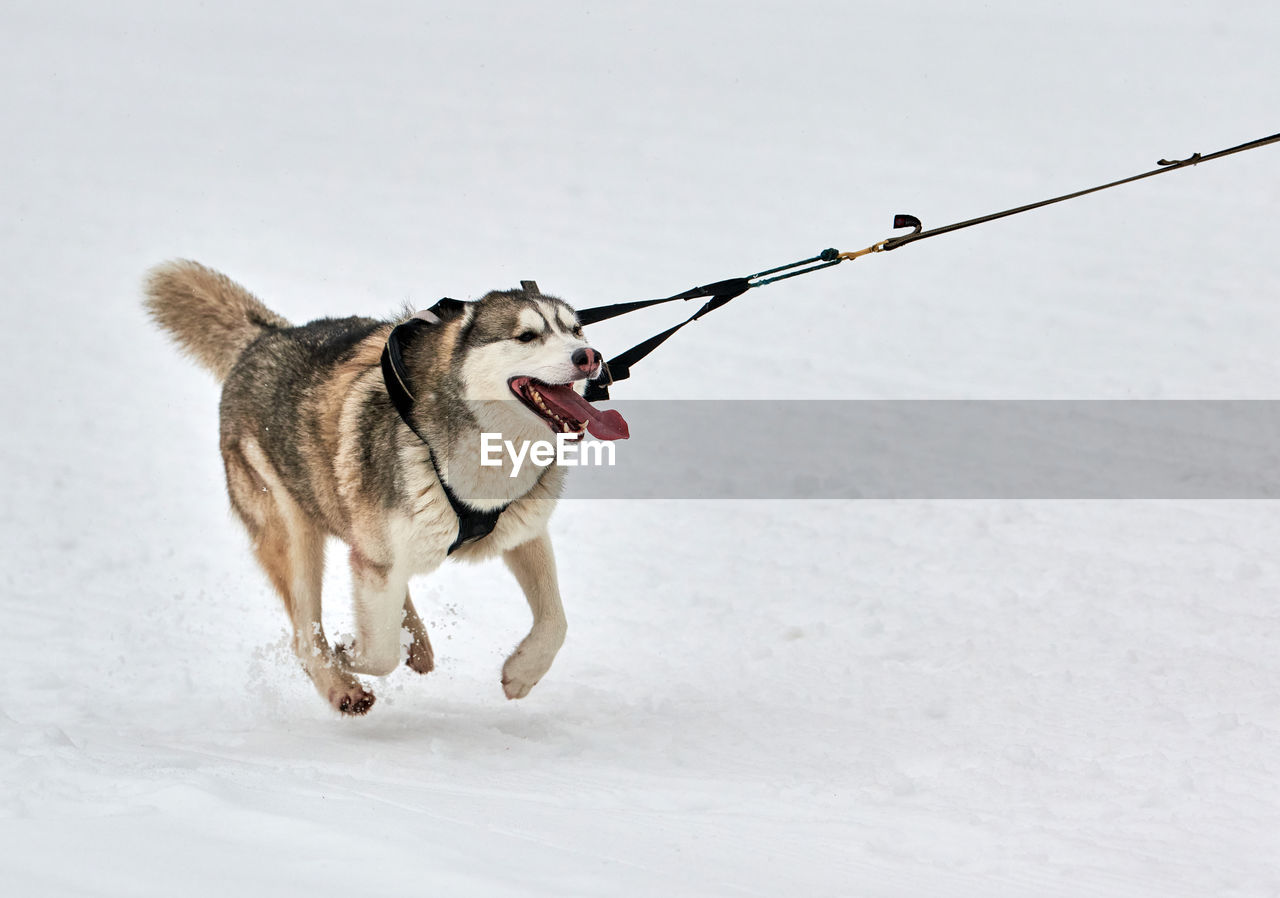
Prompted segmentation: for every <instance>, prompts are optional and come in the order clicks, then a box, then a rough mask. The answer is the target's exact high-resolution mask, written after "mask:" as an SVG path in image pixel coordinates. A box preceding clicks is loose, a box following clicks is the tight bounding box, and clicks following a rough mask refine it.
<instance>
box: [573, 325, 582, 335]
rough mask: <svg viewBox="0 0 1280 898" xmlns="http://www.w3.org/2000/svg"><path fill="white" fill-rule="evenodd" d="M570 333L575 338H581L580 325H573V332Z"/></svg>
mask: <svg viewBox="0 0 1280 898" xmlns="http://www.w3.org/2000/svg"><path fill="white" fill-rule="evenodd" d="M572 333H573V335H574V336H575V337H581V336H582V325H581V324H575V325H574V326H573V331H572Z"/></svg>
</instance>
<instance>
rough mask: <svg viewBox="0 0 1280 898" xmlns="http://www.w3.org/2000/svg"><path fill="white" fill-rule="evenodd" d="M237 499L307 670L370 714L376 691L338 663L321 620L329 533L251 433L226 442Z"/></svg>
mask: <svg viewBox="0 0 1280 898" xmlns="http://www.w3.org/2000/svg"><path fill="white" fill-rule="evenodd" d="M223 459H224V461H225V462H226V468H227V488H228V492H229V493H230V494H231V504H232V507H234V508H235V510H236V513H237V514H238V515H239V516H240V519H241V520H242V521H244V524H245V526H246V527H247V528H248V530H249V536H250V538H251V539H252V541H253V549H254V553H255V554H256V555H257V557H258V561H259V563H260V564H261V565H262V567H263V569H264V570H265V571H266V572H267V576H268V577H269V578H270V580H271V583H272V585H273V586H274V587H275V588H276V591H277V592H278V593H280V597H281V598H282V599H283V600H284V606H285V610H286V611H287V612H288V613H289V619H290V621H291V623H292V624H293V650H294V652H295V653H296V654H297V656H298V660H299V661H301V662H302V667H303V669H304V670H305V671H306V672H307V676H309V677H310V678H311V681H312V682H313V683H314V684H315V687H316V689H317V690H318V691H319V692H320V695H322V696H323V697H324V698H325V699H326V700H327V701H328V702H329V704H330V705H332V706H333V707H334V708H335V709H337V710H338V711H341V712H342V713H343V714H364V713H366V712H367V711H368V710H369V709H370V708H371V707H373V701H374V697H373V693H371V692H369V691H368V690H366V689H365V688H364V687H363V686H361V685H360V681H359V680H357V679H356V678H355V677H353V676H352V675H351V674H350V673H348V672H346V671H345V670H343V669H342V667H341V665H339V664H338V660H337V658H336V657H335V655H334V653H333V650H332V649H331V648H330V647H329V641H328V639H326V638H325V635H324V627H323V626H322V625H321V622H320V586H321V579H322V577H323V574H324V533H323V532H322V531H321V530H320V528H319V527H317V526H316V525H315V524H314V523H313V522H312V521H311V520H310V519H309V518H308V517H307V516H306V515H305V514H303V512H302V510H301V509H300V508H299V507H298V505H297V503H296V502H294V500H293V499H292V498H291V497H290V496H289V493H288V491H287V490H285V489H284V486H283V484H281V482H280V479H279V477H278V476H276V473H275V470H274V469H273V468H272V466H271V464H270V462H269V461H267V458H266V456H265V455H264V454H263V452H262V450H261V448H259V446H258V445H257V443H256V442H254V441H253V440H251V439H245V440H243V441H241V442H240V444H239V445H237V446H233V447H231V448H230V449H229V450H228V449H226V448H225V447H224V451H223Z"/></svg>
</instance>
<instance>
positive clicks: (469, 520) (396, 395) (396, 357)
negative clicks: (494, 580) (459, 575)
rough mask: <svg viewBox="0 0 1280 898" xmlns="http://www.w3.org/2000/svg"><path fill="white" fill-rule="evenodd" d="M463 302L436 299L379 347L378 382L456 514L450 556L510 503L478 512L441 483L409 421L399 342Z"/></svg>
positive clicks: (410, 401) (409, 394)
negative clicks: (418, 445) (382, 384)
mask: <svg viewBox="0 0 1280 898" xmlns="http://www.w3.org/2000/svg"><path fill="white" fill-rule="evenodd" d="M463 305H465V304H464V303H462V302H461V301H459V300H456V299H448V298H446V299H442V300H440V301H439V302H438V303H436V304H435V305H433V306H432V307H431V308H430V309H428V310H426V311H425V312H419V313H418V314H417V315H415V316H414V317H413V318H410V319H409V320H408V321H406V322H404V323H403V324H400V325H397V326H396V327H395V329H394V330H392V331H391V335H390V336H388V337H387V345H386V346H385V347H383V349H382V382H383V383H384V384H386V387H387V395H388V396H390V397H391V404H392V405H394V406H395V409H396V411H397V412H398V413H399V415H400V420H402V421H404V423H405V424H407V425H408V426H409V429H410V430H412V431H413V433H414V435H415V436H416V437H417V438H418V439H419V440H421V441H422V445H424V446H426V447H427V458H429V459H430V460H431V468H432V470H433V471H435V473H436V480H439V481H440V487H441V488H442V489H443V490H444V496H445V498H446V499H448V500H449V505H450V507H452V508H453V513H454V514H455V515H457V516H458V538H457V539H455V540H454V541H453V545H451V546H450V547H449V552H448V554H450V555H452V554H453V552H454V550H455V549H457V548H458V547H459V546H462V545H465V544H466V543H473V542H475V541H477V540H481V539H484V538H485V537H486V536H488V535H489V534H490V533H492V532H493V529H494V528H495V527H497V526H498V517H499V516H500V515H501V514H502V513H503V512H504V511H506V510H507V509H508V508H510V507H511V503H510V502H508V503H507V504H506V505H503V506H502V507H501V508H494V509H491V510H489V511H482V510H480V509H479V508H476V507H475V506H474V505H468V504H467V503H466V502H464V501H462V500H461V499H460V498H458V494H457V493H455V492H454V491H453V490H452V489H450V488H449V484H448V483H446V482H445V479H444V475H443V474H441V473H440V466H439V465H438V464H436V454H435V453H434V452H433V451H431V444H430V443H429V442H427V438H426V437H425V436H423V435H422V431H420V430H418V428H417V426H416V425H415V424H414V423H413V417H412V415H411V412H412V411H413V406H414V402H415V401H416V400H415V399H414V397H413V391H411V390H410V389H409V372H408V371H407V370H406V369H405V367H404V359H403V358H402V356H401V342H400V341H401V339H402V338H407V337H408V336H409V335H410V334H411V333H412V332H414V331H416V330H418V329H419V328H420V327H428V326H431V325H433V324H439V323H440V313H441V312H452V311H456V310H458V309H461V308H462V307H463ZM539 479H541V478H539Z"/></svg>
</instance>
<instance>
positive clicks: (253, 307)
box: [143, 259, 290, 381]
mask: <svg viewBox="0 0 1280 898" xmlns="http://www.w3.org/2000/svg"><path fill="white" fill-rule="evenodd" d="M146 294H147V295H146V299H145V300H143V304H144V305H145V306H146V307H147V311H148V312H150V313H151V318H152V320H153V321H155V323H156V324H158V325H160V327H161V328H163V329H164V330H166V331H168V332H169V333H170V334H171V335H172V336H173V338H174V339H175V340H176V341H177V343H178V345H179V346H180V347H181V348H182V350H183V351H184V352H186V353H187V354H188V355H190V356H191V357H192V358H194V359H195V360H196V361H197V362H199V363H200V364H202V365H204V366H205V367H206V368H208V369H209V370H211V371H212V372H213V373H214V374H215V375H217V378H218V380H220V381H221V380H225V379H226V377H227V375H228V374H229V373H230V372H231V368H232V366H233V365H235V363H236V359H238V358H240V353H242V352H244V350H245V348H246V347H247V346H248V345H249V344H250V343H252V342H253V341H254V340H256V339H257V338H258V337H259V336H260V335H261V334H262V332H263V331H265V330H267V329H270V328H277V327H290V324H289V322H288V321H286V320H285V319H284V318H282V317H281V316H279V315H277V314H276V313H275V312H273V311H271V310H270V309H268V308H267V307H266V306H265V305H263V304H262V301H261V300H260V299H258V298H257V297H256V296H254V295H253V294H252V293H250V292H249V291H248V290H246V289H245V288H244V287H241V286H240V285H239V284H237V283H236V282H235V281H233V280H231V278H229V277H227V276H226V275H225V274H221V273H219V272H217V271H214V270H213V269H212V268H205V267H204V266H203V265H201V264H200V263H198V262H192V261H190V260H188V259H177V260H175V261H173V262H165V263H164V264H162V265H157V266H156V267H155V268H153V269H151V271H149V272H147V281H146Z"/></svg>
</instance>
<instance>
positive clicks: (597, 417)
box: [538, 384, 631, 440]
mask: <svg viewBox="0 0 1280 898" xmlns="http://www.w3.org/2000/svg"><path fill="white" fill-rule="evenodd" d="M538 392H540V393H541V394H542V397H543V398H544V399H547V400H549V401H550V404H551V405H553V406H555V409H556V411H557V412H559V413H560V414H561V415H562V416H563V417H565V418H571V419H573V420H574V421H586V422H587V432H588V433H589V434H591V435H592V436H593V437H595V438H596V439H597V440H625V439H627V438H628V437H629V436H631V431H630V430H629V429H628V428H627V422H626V420H625V419H624V418H623V417H622V415H620V414H618V413H617V412H616V411H614V410H613V409H609V410H608V411H604V412H602V411H600V410H599V409H597V408H596V407H595V406H593V405H592V404H591V403H590V402H587V400H585V399H583V398H582V397H581V396H579V395H578V393H577V391H576V390H574V389H573V387H572V386H570V385H569V384H557V385H555V386H552V385H550V384H539V385H538Z"/></svg>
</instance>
